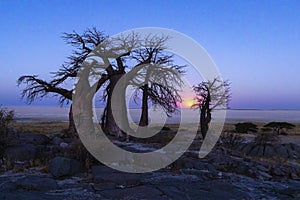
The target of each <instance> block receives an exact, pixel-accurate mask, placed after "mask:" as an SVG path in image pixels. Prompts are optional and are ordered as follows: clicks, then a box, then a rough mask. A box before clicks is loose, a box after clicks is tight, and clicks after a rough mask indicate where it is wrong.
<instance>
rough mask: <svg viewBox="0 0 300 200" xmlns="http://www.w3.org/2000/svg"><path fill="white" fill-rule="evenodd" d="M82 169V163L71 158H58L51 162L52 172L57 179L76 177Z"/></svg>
mask: <svg viewBox="0 0 300 200" xmlns="http://www.w3.org/2000/svg"><path fill="white" fill-rule="evenodd" d="M81 168H82V166H81V163H80V162H79V161H77V160H74V159H71V158H66V157H60V156H58V157H55V158H53V159H52V160H51V161H50V172H51V174H52V175H53V176H54V177H55V178H59V177H63V176H71V175H74V174H76V173H78V172H80V170H81Z"/></svg>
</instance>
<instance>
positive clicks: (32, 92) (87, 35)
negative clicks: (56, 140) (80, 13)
mask: <svg viewBox="0 0 300 200" xmlns="http://www.w3.org/2000/svg"><path fill="white" fill-rule="evenodd" d="M62 38H63V39H64V41H65V42H66V44H68V45H71V46H72V47H74V50H73V52H72V54H71V55H70V56H69V57H67V61H66V62H65V63H64V64H62V65H61V66H60V68H59V70H58V71H56V72H52V74H53V77H52V79H51V80H49V81H47V80H44V79H41V78H39V76H38V75H24V76H21V77H19V79H18V81H17V83H18V86H20V85H25V87H24V88H23V90H22V93H21V96H22V98H25V99H26V100H27V103H29V104H30V103H32V102H33V101H35V100H36V99H43V98H44V97H46V96H47V95H48V94H52V95H54V96H58V97H59V103H60V104H61V105H63V104H69V103H70V102H71V101H72V92H73V89H72V88H71V87H69V88H68V87H66V86H65V85H66V84H65V83H67V82H69V83H70V85H71V84H72V83H74V82H73V81H74V79H75V77H76V76H77V73H78V70H79V69H80V67H81V66H82V62H83V61H84V60H85V59H86V58H87V56H88V54H89V53H90V52H91V51H92V50H93V49H95V48H96V47H97V46H98V45H99V44H100V43H102V42H103V41H104V40H105V39H106V38H107V36H106V35H105V34H104V33H103V32H100V31H98V30H97V29H96V28H91V29H87V30H85V31H84V33H83V34H81V35H80V34H78V33H77V32H75V31H73V33H63V36H62ZM103 77H105V76H103ZM105 78H106V79H107V78H108V77H105ZM100 87H101V84H99V85H98V88H100ZM67 134H68V135H69V136H71V137H74V136H75V135H76V129H75V124H74V120H73V114H72V105H71V106H70V111H69V128H68V131H67Z"/></svg>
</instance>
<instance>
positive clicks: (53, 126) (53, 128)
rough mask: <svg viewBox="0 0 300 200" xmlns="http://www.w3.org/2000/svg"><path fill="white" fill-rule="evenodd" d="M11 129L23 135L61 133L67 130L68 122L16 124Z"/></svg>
mask: <svg viewBox="0 0 300 200" xmlns="http://www.w3.org/2000/svg"><path fill="white" fill-rule="evenodd" d="M11 127H12V128H16V129H17V130H18V131H20V132H23V133H40V134H51V133H60V132H62V131H63V130H64V129H67V128H68V122H53V121H46V122H44V121H41V122H14V123H13V124H11Z"/></svg>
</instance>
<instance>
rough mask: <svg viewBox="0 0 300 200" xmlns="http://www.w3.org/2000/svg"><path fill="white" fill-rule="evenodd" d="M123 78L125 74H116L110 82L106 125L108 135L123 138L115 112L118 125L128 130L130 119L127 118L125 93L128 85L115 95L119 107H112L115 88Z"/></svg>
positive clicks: (119, 89)
mask: <svg viewBox="0 0 300 200" xmlns="http://www.w3.org/2000/svg"><path fill="white" fill-rule="evenodd" d="M122 76H123V74H116V75H113V76H112V77H111V78H110V79H109V80H110V84H109V85H108V90H107V106H106V113H105V125H104V129H105V131H106V132H107V133H109V134H111V135H115V136H116V137H123V136H124V134H123V131H122V130H121V129H120V127H119V126H118V125H117V123H116V119H115V117H114V116H113V110H114V114H115V115H118V116H116V117H118V119H119V120H118V123H119V124H120V125H121V126H122V127H123V128H124V129H125V130H128V128H129V123H128V117H127V108H126V99H125V93H126V85H121V86H122V87H121V88H118V92H117V93H116V94H115V95H117V98H118V105H116V107H114V108H113V107H112V94H113V90H114V88H115V85H116V84H117V82H118V81H119V80H120V78H121V77H122Z"/></svg>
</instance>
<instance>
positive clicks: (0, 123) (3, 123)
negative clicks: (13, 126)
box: [0, 107, 14, 157]
mask: <svg viewBox="0 0 300 200" xmlns="http://www.w3.org/2000/svg"><path fill="white" fill-rule="evenodd" d="M13 118H14V111H7V110H6V109H4V108H1V107H0V156H1V157H2V154H3V150H4V148H5V146H6V144H7V138H8V125H9V124H10V123H11V122H12V121H13Z"/></svg>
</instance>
